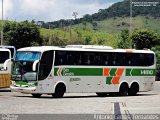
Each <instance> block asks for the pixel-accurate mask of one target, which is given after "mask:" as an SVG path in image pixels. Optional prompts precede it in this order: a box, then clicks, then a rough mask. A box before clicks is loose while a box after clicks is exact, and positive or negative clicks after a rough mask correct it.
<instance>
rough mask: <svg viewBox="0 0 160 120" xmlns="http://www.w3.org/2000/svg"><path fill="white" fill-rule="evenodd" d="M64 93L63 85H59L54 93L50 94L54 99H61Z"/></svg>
mask: <svg viewBox="0 0 160 120" xmlns="http://www.w3.org/2000/svg"><path fill="white" fill-rule="evenodd" d="M65 92H66V87H65V85H64V84H59V85H57V86H56V89H55V93H54V94H52V96H53V97H55V98H62V97H63V95H64V93H65Z"/></svg>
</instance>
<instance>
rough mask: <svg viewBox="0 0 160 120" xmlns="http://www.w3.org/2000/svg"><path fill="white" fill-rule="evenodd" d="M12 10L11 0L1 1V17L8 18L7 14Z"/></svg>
mask: <svg viewBox="0 0 160 120" xmlns="http://www.w3.org/2000/svg"><path fill="white" fill-rule="evenodd" d="M12 10H13V3H12V0H3V17H4V19H6V18H7V16H9V13H10V12H11V11H12ZM0 19H2V1H0Z"/></svg>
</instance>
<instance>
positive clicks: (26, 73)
mask: <svg viewBox="0 0 160 120" xmlns="http://www.w3.org/2000/svg"><path fill="white" fill-rule="evenodd" d="M40 56H41V53H40V52H33V51H32V52H26V51H25V52H23V51H19V52H17V53H16V57H15V61H14V62H13V71H12V78H13V79H14V80H15V81H16V80H25V81H28V80H36V71H33V63H34V62H35V61H36V60H39V59H40ZM37 67H38V66H37ZM37 67H36V68H37Z"/></svg>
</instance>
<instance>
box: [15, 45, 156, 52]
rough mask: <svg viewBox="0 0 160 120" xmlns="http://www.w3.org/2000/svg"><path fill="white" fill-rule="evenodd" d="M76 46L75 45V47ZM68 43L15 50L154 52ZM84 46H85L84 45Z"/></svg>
mask: <svg viewBox="0 0 160 120" xmlns="http://www.w3.org/2000/svg"><path fill="white" fill-rule="evenodd" d="M76 46H77V47H76ZM76 46H73V47H72V45H69V46H66V47H58V46H37V47H25V48H20V49H18V50H17V51H35V52H45V51H48V50H61V51H94V52H126V53H154V52H153V51H151V50H149V49H145V50H135V49H113V48H112V47H109V46H89V45H86V46H85V45H83V47H82V45H76ZM84 46H85V47H84Z"/></svg>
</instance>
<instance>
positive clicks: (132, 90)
mask: <svg viewBox="0 0 160 120" xmlns="http://www.w3.org/2000/svg"><path fill="white" fill-rule="evenodd" d="M138 91H139V85H138V84H137V83H133V84H132V85H131V87H130V88H129V91H128V95H130V96H135V95H137V92H138Z"/></svg>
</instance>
